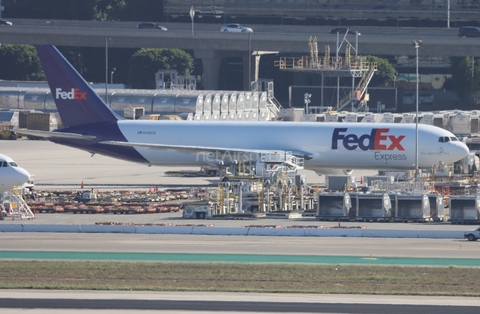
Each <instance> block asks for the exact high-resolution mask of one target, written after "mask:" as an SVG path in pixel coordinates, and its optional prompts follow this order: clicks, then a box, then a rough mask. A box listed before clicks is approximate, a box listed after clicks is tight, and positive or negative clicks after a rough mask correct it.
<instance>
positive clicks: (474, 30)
mask: <svg viewBox="0 0 480 314" xmlns="http://www.w3.org/2000/svg"><path fill="white" fill-rule="evenodd" d="M458 37H480V27H475V26H462V27H460V28H459V29H458Z"/></svg>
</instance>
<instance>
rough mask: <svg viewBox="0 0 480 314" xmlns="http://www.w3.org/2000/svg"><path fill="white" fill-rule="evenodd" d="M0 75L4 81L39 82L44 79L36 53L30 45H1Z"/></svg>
mask: <svg viewBox="0 0 480 314" xmlns="http://www.w3.org/2000/svg"><path fill="white" fill-rule="evenodd" d="M0 73H2V76H1V78H2V79H4V80H25V81H29V80H33V81H41V80H44V79H45V74H44V73H43V70H42V66H41V65H40V60H39V59H38V56H37V52H36V50H35V48H34V47H33V46H30V45H1V47H0Z"/></svg>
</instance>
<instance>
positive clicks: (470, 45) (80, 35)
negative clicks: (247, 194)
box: [0, 19, 480, 89]
mask: <svg viewBox="0 0 480 314" xmlns="http://www.w3.org/2000/svg"><path fill="white" fill-rule="evenodd" d="M11 21H12V22H13V24H14V25H13V26H12V27H6V26H5V27H0V43H5V44H53V45H58V46H86V47H105V45H106V39H107V38H108V47H115V48H140V47H143V48H147V47H148V48H179V49H190V50H193V52H194V55H195V57H196V58H200V59H202V62H203V65H204V70H205V73H204V74H205V88H206V89H217V87H218V72H219V71H218V70H219V67H220V61H221V58H222V57H232V56H235V57H242V58H243V60H244V62H243V64H244V70H245V71H244V73H248V72H249V69H248V65H249V64H250V65H251V66H252V67H253V69H254V71H253V72H255V68H254V66H255V63H256V62H255V61H258V58H257V59H256V60H254V62H250V61H251V60H250V61H249V56H251V55H252V53H253V52H261V51H278V52H281V53H286V54H302V55H304V54H306V53H307V52H308V39H309V37H310V36H316V37H317V41H318V48H319V53H322V51H323V50H324V47H326V46H327V45H329V46H330V47H336V43H337V36H336V35H332V34H329V31H330V29H331V27H329V26H296V25H295V26H294V25H255V27H254V33H251V34H249V33H223V32H220V27H221V25H220V24H199V23H197V24H194V32H193V33H192V25H191V24H190V23H165V26H167V27H168V31H159V30H144V29H137V28H136V24H137V23H136V22H100V21H60V20H30V19H12V20H11ZM352 29H354V30H355V31H358V32H360V33H361V36H359V40H358V51H359V52H360V54H362V55H396V56H399V55H407V56H414V55H415V48H414V47H413V46H412V40H414V39H421V40H422V41H423V45H422V47H421V49H419V51H418V53H419V55H420V56H421V57H425V56H429V57H446V56H447V57H448V56H474V57H480V49H478V45H479V43H480V39H479V38H459V37H457V29H452V28H391V27H366V26H362V27H358V28H357V27H355V28H354V27H352ZM351 37H352V40H354V39H353V37H354V36H351ZM250 70H251V69H250ZM248 80H249V78H248V77H246V78H245V79H244V86H248V85H249V82H248Z"/></svg>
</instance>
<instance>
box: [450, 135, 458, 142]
mask: <svg viewBox="0 0 480 314" xmlns="http://www.w3.org/2000/svg"><path fill="white" fill-rule="evenodd" d="M450 140H451V141H452V142H456V141H458V138H456V137H454V136H452V137H451V138H450Z"/></svg>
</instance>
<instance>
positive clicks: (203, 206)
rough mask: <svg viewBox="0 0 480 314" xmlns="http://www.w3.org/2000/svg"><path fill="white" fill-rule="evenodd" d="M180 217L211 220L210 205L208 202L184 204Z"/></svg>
mask: <svg viewBox="0 0 480 314" xmlns="http://www.w3.org/2000/svg"><path fill="white" fill-rule="evenodd" d="M182 217H183V218H190V219H208V218H212V210H211V204H210V203H209V202H190V203H184V205H183V214H182Z"/></svg>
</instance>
